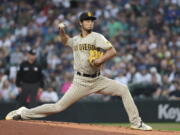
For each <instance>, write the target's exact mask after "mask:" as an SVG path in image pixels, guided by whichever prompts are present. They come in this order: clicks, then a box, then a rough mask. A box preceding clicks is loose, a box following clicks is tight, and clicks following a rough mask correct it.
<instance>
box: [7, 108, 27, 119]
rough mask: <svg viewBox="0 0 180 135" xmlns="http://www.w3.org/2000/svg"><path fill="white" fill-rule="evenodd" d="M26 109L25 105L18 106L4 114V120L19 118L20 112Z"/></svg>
mask: <svg viewBox="0 0 180 135" xmlns="http://www.w3.org/2000/svg"><path fill="white" fill-rule="evenodd" d="M25 109H27V108H26V107H20V108H19V109H17V110H14V111H11V112H9V113H8V114H7V115H6V118H5V119H6V120H20V119H22V118H21V113H22V111H23V110H25Z"/></svg>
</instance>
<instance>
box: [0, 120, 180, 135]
mask: <svg viewBox="0 0 180 135" xmlns="http://www.w3.org/2000/svg"><path fill="white" fill-rule="evenodd" d="M0 135H180V132H177V131H157V130H153V131H139V130H132V129H130V128H126V127H113V126H99V125H91V124H78V123H66V122H51V121H38V120H28V121H27V120H26V121H13V120H10V121H5V120H0Z"/></svg>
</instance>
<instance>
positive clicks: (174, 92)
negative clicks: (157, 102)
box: [169, 81, 180, 100]
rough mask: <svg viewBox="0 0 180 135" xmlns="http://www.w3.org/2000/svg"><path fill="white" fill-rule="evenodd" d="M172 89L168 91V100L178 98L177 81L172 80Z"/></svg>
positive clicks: (179, 91) (179, 95)
mask: <svg viewBox="0 0 180 135" xmlns="http://www.w3.org/2000/svg"><path fill="white" fill-rule="evenodd" d="M173 84H174V87H175V88H174V91H172V92H170V93H169V96H170V97H169V99H170V100H180V83H179V81H174V82H173Z"/></svg>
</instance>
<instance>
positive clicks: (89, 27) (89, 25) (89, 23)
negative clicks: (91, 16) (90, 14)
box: [80, 20, 94, 32]
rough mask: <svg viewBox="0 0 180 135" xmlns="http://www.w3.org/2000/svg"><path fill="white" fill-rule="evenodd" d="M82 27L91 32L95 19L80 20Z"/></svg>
mask: <svg viewBox="0 0 180 135" xmlns="http://www.w3.org/2000/svg"><path fill="white" fill-rule="evenodd" d="M80 25H81V28H82V29H83V30H85V31H89V32H91V31H92V29H93V27H94V21H93V20H83V21H82V22H80Z"/></svg>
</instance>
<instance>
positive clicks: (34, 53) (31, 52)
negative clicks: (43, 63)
mask: <svg viewBox="0 0 180 135" xmlns="http://www.w3.org/2000/svg"><path fill="white" fill-rule="evenodd" d="M28 53H29V54H31V55H36V50H35V49H30V50H29V51H28Z"/></svg>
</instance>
